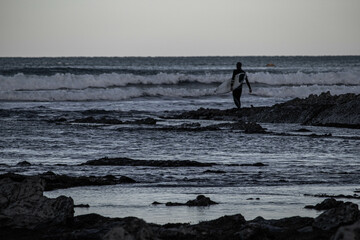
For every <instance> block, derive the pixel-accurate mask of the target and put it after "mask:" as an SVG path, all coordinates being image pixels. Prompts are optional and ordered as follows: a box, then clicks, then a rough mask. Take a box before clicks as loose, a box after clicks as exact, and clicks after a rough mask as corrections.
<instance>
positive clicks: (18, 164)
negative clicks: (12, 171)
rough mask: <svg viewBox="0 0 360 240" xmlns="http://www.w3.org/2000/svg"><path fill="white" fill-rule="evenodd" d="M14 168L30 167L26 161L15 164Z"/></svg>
mask: <svg viewBox="0 0 360 240" xmlns="http://www.w3.org/2000/svg"><path fill="white" fill-rule="evenodd" d="M16 166H18V167H28V166H31V163H29V162H28V161H22V162H19V163H17V164H16Z"/></svg>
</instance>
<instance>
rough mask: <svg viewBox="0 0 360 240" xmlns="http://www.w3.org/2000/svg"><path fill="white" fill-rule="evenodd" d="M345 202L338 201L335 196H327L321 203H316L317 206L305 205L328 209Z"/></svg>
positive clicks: (316, 208) (317, 208) (312, 207)
mask: <svg viewBox="0 0 360 240" xmlns="http://www.w3.org/2000/svg"><path fill="white" fill-rule="evenodd" d="M343 203H344V202H343V201H336V200H335V199H334V198H327V199H325V200H324V201H322V202H321V203H318V204H316V205H315V206H313V205H308V206H305V208H309V209H315V210H328V209H332V208H336V207H338V206H340V205H341V204H343Z"/></svg>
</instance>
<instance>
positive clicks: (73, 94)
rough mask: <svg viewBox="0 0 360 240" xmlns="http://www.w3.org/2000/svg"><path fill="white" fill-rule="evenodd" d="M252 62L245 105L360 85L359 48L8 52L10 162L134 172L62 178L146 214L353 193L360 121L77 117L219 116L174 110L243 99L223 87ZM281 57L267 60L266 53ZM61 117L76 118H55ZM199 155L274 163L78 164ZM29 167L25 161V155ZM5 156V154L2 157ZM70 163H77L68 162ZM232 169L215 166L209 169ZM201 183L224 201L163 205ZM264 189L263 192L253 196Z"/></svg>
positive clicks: (4, 64) (173, 217)
mask: <svg viewBox="0 0 360 240" xmlns="http://www.w3.org/2000/svg"><path fill="white" fill-rule="evenodd" d="M239 60H240V61H242V62H243V66H244V69H245V70H246V71H247V72H248V75H249V80H250V83H251V84H252V88H253V91H254V94H253V95H249V94H247V88H246V86H245V87H244V91H243V92H244V95H243V97H242V102H243V106H250V105H254V106H266V105H272V104H274V103H279V102H284V101H286V100H288V99H291V98H294V97H305V96H307V95H309V94H319V93H321V92H322V91H330V92H331V93H332V94H341V93H348V92H353V93H357V94H358V93H360V80H359V79H360V78H359V77H360V57H242V58H236V57H209V58H206V57H201V58H36V59H30V58H23V59H20V58H16V59H11V58H0V134H1V136H2V137H1V138H0V173H5V172H8V171H12V172H18V173H23V174H36V173H42V172H45V171H53V172H55V173H58V174H68V175H76V176H80V175H87V176H88V175H97V176H103V175H107V174H112V175H115V176H120V175H125V176H128V177H131V178H133V179H135V180H136V181H138V182H139V183H137V184H134V185H117V186H105V187H104V186H102V187H82V188H73V189H67V190H57V191H53V192H48V193H46V195H47V196H52V197H55V196H58V195H60V194H65V195H69V196H71V197H73V198H74V200H75V202H76V203H88V204H90V205H91V208H89V209H76V214H83V213H89V212H97V213H100V214H103V215H106V216H111V217H124V216H137V217H141V218H144V219H145V220H147V221H150V222H158V223H166V222H197V221H201V220H208V219H213V218H215V217H220V216H222V215H224V214H236V213H242V214H243V215H244V216H245V217H246V218H247V219H251V218H254V217H256V216H258V215H262V216H264V217H267V218H279V217H288V216H292V215H303V216H315V215H316V214H318V212H314V211H311V210H305V209H303V207H304V205H306V204H315V203H317V202H320V201H321V199H316V198H312V197H305V196H304V195H303V194H304V193H314V194H316V193H329V194H352V193H353V191H354V190H355V189H356V188H357V187H358V186H359V184H360V180H359V179H360V178H359V174H360V159H359V156H360V147H359V146H360V140H359V139H358V137H359V136H360V134H359V133H360V130H356V129H341V128H324V127H306V128H307V129H309V130H311V131H312V132H311V133H315V134H319V135H321V134H328V133H331V134H332V136H329V137H319V138H314V137H310V136H307V135H308V134H309V133H299V132H296V130H297V129H299V128H303V127H304V126H299V125H296V124H261V125H262V126H263V127H266V128H268V129H269V130H271V131H273V132H276V133H283V132H286V133H290V134H291V136H279V135H275V134H269V135H259V134H252V135H249V134H245V133H243V132H241V131H232V130H227V129H225V130H222V131H205V132H187V131H165V130H159V129H157V128H154V127H153V126H147V125H111V124H86V123H74V122H73V121H74V120H76V119H82V118H86V117H94V118H96V119H99V118H102V117H106V118H110V119H118V120H122V121H125V120H135V119H143V118H146V117H152V118H155V119H157V120H158V122H157V125H170V126H176V125H180V124H183V123H194V122H197V123H200V124H201V125H203V126H205V125H208V124H213V123H217V121H210V122H209V121H195V120H170V119H164V118H162V117H163V116H167V115H169V114H170V115H171V114H172V113H173V112H172V111H176V112H181V111H187V110H195V109H198V108H200V107H209V108H220V109H227V108H232V107H233V106H234V104H233V103H232V99H231V98H232V97H231V95H229V94H225V95H214V94H213V91H214V89H215V87H216V86H217V85H218V84H220V83H221V82H222V81H223V80H224V79H226V78H229V77H231V73H232V69H233V67H234V65H235V63H236V62H237V61H239ZM270 62H271V63H274V64H275V67H272V68H268V67H265V66H266V64H267V63H270ZM59 118H65V119H67V121H66V122H60V123H59V122H57V123H56V122H52V121H51V120H56V119H59ZM105 156H107V157H129V158H133V159H140V160H194V161H200V162H214V163H220V164H231V163H236V164H242V163H256V162H262V163H265V164H267V165H268V166H265V167H244V166H236V167H234V166H228V165H219V166H214V167H204V168H190V167H186V168H155V167H108V166H103V167H91V166H75V165H77V164H79V163H83V162H85V161H88V160H94V159H98V158H102V157H105ZM24 160H26V161H29V162H31V163H32V164H33V165H32V166H30V167H17V166H15V164H16V163H17V162H20V161H24ZM1 164H6V165H1ZM59 164H66V165H67V166H59ZM209 169H211V170H222V171H224V172H225V173H222V174H214V173H205V171H206V170H209ZM198 194H205V195H207V196H210V197H211V199H212V200H214V201H217V202H220V203H221V204H219V205H216V206H211V207H209V208H187V207H174V208H169V207H165V206H152V205H151V203H152V202H153V201H160V202H167V201H173V202H175V201H177V202H186V201H187V200H190V199H194V198H195V197H196V195H198ZM249 198H254V199H255V198H260V200H248V199H249Z"/></svg>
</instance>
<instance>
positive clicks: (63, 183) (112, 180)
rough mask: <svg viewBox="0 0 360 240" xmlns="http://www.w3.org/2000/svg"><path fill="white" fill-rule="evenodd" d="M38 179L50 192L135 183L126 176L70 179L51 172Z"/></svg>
mask: <svg viewBox="0 0 360 240" xmlns="http://www.w3.org/2000/svg"><path fill="white" fill-rule="evenodd" d="M26 177H27V176H23V175H19V174H14V173H6V174H2V175H0V179H3V178H10V179H12V180H13V181H17V182H19V181H23V180H24V179H25V178H26ZM38 177H40V178H41V179H43V180H44V182H45V184H44V190H45V191H52V190H55V189H64V188H71V187H79V186H102V185H115V184H123V183H135V182H136V181H135V180H133V179H131V178H129V177H126V176H121V177H120V178H116V177H114V176H111V175H108V176H105V177H95V176H89V177H86V176H80V177H72V176H67V175H57V174H55V173H53V172H51V171H48V172H45V173H43V174H39V175H38Z"/></svg>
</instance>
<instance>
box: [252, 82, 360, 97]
mask: <svg viewBox="0 0 360 240" xmlns="http://www.w3.org/2000/svg"><path fill="white" fill-rule="evenodd" d="M327 91H330V93H331V94H332V95H339V94H344V93H355V94H360V85H359V86H344V85H342V86H338V85H334V86H321V85H312V86H281V87H269V88H257V89H256V88H255V89H253V94H254V95H257V96H262V97H276V98H295V97H300V98H304V97H307V96H309V95H310V94H320V93H322V92H327Z"/></svg>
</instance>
